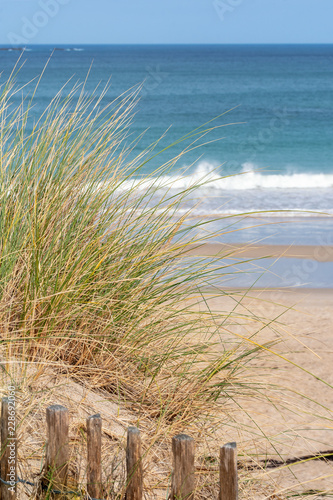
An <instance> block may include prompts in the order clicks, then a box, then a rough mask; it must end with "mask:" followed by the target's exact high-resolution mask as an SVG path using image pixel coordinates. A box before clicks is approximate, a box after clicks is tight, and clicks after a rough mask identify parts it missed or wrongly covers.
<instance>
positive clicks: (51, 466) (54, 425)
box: [43, 405, 69, 491]
mask: <svg viewBox="0 0 333 500" xmlns="http://www.w3.org/2000/svg"><path fill="white" fill-rule="evenodd" d="M46 424H47V450H46V460H45V478H44V479H43V484H44V486H47V487H48V486H49V484H50V483H51V485H52V489H58V490H60V491H61V490H62V489H63V487H64V486H66V484H67V478H68V459H69V446H68V430H69V412H68V410H67V408H65V407H64V406H61V405H53V406H49V407H48V408H47V409H46Z"/></svg>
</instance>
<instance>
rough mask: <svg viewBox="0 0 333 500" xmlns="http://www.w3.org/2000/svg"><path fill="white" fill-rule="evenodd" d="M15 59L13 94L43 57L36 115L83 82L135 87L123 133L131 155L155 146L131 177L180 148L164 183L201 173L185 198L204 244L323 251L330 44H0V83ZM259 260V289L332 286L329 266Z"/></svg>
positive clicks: (330, 150)
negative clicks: (208, 241) (128, 130)
mask: <svg viewBox="0 0 333 500" xmlns="http://www.w3.org/2000/svg"><path fill="white" fill-rule="evenodd" d="M16 49H17V48H16ZM19 57H20V61H19V66H22V67H21V69H20V71H19V72H18V73H17V75H16V80H17V84H18V85H19V86H23V85H26V84H27V83H28V82H31V83H30V87H29V85H28V86H27V87H25V90H24V92H28V91H29V88H32V85H34V83H33V81H36V77H38V75H40V74H41V72H42V71H43V68H45V65H46V63H48V64H47V67H46V68H45V71H44V74H43V77H42V79H41V82H40V84H39V88H38V91H37V94H36V98H35V107H34V110H33V112H34V113H35V114H37V115H38V114H40V113H41V112H42V110H43V109H45V107H46V106H47V104H48V103H49V102H50V100H51V99H52V98H53V97H54V95H55V94H56V93H57V92H58V91H59V90H60V89H61V88H63V87H64V86H65V87H64V90H63V92H64V93H66V92H69V90H70V88H71V87H72V85H73V84H74V83H75V82H77V81H81V82H82V81H84V80H86V90H87V92H88V93H89V92H91V93H93V92H94V89H96V88H97V87H98V86H99V87H98V88H100V89H101V88H103V87H104V86H105V85H108V90H107V91H106V93H105V97H104V102H105V103H106V104H107V103H109V102H111V101H113V100H114V99H116V98H117V97H118V96H120V95H121V94H123V93H124V92H126V91H128V90H129V89H131V88H133V89H137V88H138V87H140V91H139V95H140V98H139V100H138V103H137V105H136V107H135V114H134V116H133V120H132V123H131V135H130V137H129V139H128V140H129V141H131V142H132V140H133V138H135V137H139V136H140V140H139V141H138V142H137V143H136V145H135V147H134V149H133V152H132V153H133V155H138V154H140V153H142V151H144V150H146V149H147V148H148V147H149V146H151V145H152V144H154V143H156V141H158V145H157V147H156V148H155V151H160V153H159V154H158V155H156V156H154V158H152V159H151V161H149V162H148V163H146V164H145V165H144V167H143V169H142V170H141V174H140V175H142V174H143V175H146V174H149V175H150V179H151V182H154V171H155V170H156V169H157V168H159V167H160V166H161V165H163V164H166V163H168V162H170V160H171V159H172V158H173V157H176V156H177V155H179V154H180V152H182V151H184V150H186V152H185V153H184V154H182V155H180V158H179V160H178V161H177V162H175V164H173V165H172V167H171V168H170V170H169V171H168V173H167V175H166V176H165V178H164V181H165V184H166V185H167V189H169V190H170V189H174V190H175V192H177V190H178V191H181V190H182V189H184V188H185V187H187V186H190V185H192V184H193V182H195V181H198V180H199V181H200V180H201V181H202V180H204V185H203V186H202V187H201V188H199V190H198V191H197V192H196V194H195V198H194V199H193V200H189V201H188V203H189V205H191V203H192V207H193V214H194V215H195V216H196V217H198V218H202V219H204V218H206V219H208V218H211V219H214V222H212V223H211V224H208V225H205V226H204V227H205V229H202V234H200V237H204V236H205V232H206V234H207V235H208V233H209V231H214V232H215V233H216V237H215V240H214V241H220V242H227V243H239V242H247V243H248V242H250V243H260V244H265V243H267V244H285V245H295V244H297V245H314V246H317V247H323V248H324V250H325V249H326V250H325V251H327V252H329V251H330V250H329V247H330V246H332V245H333V45H135V46H133V45H76V46H57V47H54V46H47V45H43V46H34V45H31V46H29V47H26V48H25V49H24V51H22V50H14V47H0V72H1V77H0V84H3V83H4V82H5V81H6V79H7V78H8V76H9V75H10V73H11V72H12V70H13V67H14V66H15V64H16V63H17V61H18V58H19ZM66 83H67V85H66ZM16 98H17V99H18V100H19V99H21V96H20V95H19V94H18V95H17V97H16ZM180 139H182V140H181V141H180ZM170 145H171V147H169V146H170ZM137 176H138V173H135V174H133V182H135V181H136V180H137ZM161 189H163V187H161ZM187 208H188V207H187V206H185V207H183V210H187ZM224 228H226V230H225V231H224V230H223V229H224ZM207 237H208V236H207ZM256 265H257V264H256ZM259 267H260V271H259V273H260V276H259V278H258V280H259V281H258V282H256V284H259V285H260V286H273V287H290V286H292V287H317V288H333V267H332V263H331V262H326V263H320V262H317V261H316V260H315V259H307V260H306V261H305V260H304V259H284V258H281V259H279V260H278V261H276V259H275V260H272V259H267V262H266V263H265V264H263V263H262V261H261V262H260V266H259ZM299 268H300V270H299ZM263 269H264V271H265V270H266V271H267V269H269V272H263V273H262V270H263ZM293 269H294V270H293ZM295 269H296V270H295ZM297 269H298V270H297ZM286 276H288V278H286ZM237 279H238V278H236V281H234V282H233V284H234V286H244V285H246V286H251V284H253V280H254V278H253V275H251V273H250V274H249V277H248V279H247V278H244V275H243V276H242V277H241V278H240V281H239V280H238V281H237ZM246 279H247V281H246ZM244 280H245V281H246V283H245V282H244Z"/></svg>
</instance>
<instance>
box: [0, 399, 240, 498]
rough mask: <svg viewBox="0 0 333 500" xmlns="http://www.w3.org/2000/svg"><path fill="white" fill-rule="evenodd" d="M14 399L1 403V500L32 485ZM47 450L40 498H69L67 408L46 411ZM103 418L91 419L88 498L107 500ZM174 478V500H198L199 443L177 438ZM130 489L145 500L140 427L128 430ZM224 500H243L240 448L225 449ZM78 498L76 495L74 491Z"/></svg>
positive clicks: (222, 456) (221, 470)
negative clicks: (23, 470)
mask: <svg viewBox="0 0 333 500" xmlns="http://www.w3.org/2000/svg"><path fill="white" fill-rule="evenodd" d="M9 405H10V401H8V398H3V399H2V404H1V459H0V499H1V500H14V499H16V498H18V497H17V483H18V482H27V483H28V484H32V483H29V482H28V481H23V480H21V479H19V478H18V477H17V460H16V457H17V441H16V435H15V429H13V426H12V425H11V424H10V422H11V420H10V418H11V410H10V408H11V407H10V406H9ZM46 423H47V447H46V457H45V467H44V475H43V479H42V482H41V488H40V496H41V498H43V497H45V492H46V491H49V492H50V491H51V490H52V492H53V493H54V495H55V497H56V496H57V495H63V497H64V496H65V491H64V490H63V488H64V486H66V484H67V478H68V463H69V434H68V432H69V412H68V410H67V408H65V407H63V406H60V405H54V406H49V407H48V408H47V410H46ZM101 438H102V419H101V416H100V415H99V414H98V415H93V416H91V417H89V418H87V477H86V481H87V495H86V497H85V498H86V499H87V500H88V499H94V500H102V499H103V485H102V461H101V441H102V439H101ZM172 454H173V474H172V486H171V493H170V496H169V498H170V500H185V499H186V500H192V499H193V497H194V491H195V474H194V472H195V468H194V440H193V439H192V438H191V437H189V436H187V435H185V434H179V435H177V436H175V437H173V439H172ZM126 471H127V482H126V485H127V489H126V500H142V498H143V469H142V452H141V438H140V431H139V429H137V428H136V427H129V428H128V430H127V448H126ZM219 473H220V477H219V485H220V492H219V500H237V497H238V479H237V449H236V443H228V444H226V445H224V446H222V447H221V448H220V465H219ZM72 493H73V492H72ZM81 496H82V495H81Z"/></svg>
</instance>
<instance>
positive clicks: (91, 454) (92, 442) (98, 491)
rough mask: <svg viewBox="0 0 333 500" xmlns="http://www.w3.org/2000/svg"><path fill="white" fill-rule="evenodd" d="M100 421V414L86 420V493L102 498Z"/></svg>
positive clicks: (92, 496)
mask: <svg viewBox="0 0 333 500" xmlns="http://www.w3.org/2000/svg"><path fill="white" fill-rule="evenodd" d="M101 453H102V419H101V416H100V414H97V415H92V416H91V417H88V418H87V465H88V467H87V492H88V495H89V496H90V497H91V498H102V495H103V493H102V491H103V488H102V459H101Z"/></svg>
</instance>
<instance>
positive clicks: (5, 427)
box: [0, 398, 17, 500]
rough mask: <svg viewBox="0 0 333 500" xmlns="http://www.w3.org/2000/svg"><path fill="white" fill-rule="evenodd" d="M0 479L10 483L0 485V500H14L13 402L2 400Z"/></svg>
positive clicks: (15, 472)
mask: <svg viewBox="0 0 333 500" xmlns="http://www.w3.org/2000/svg"><path fill="white" fill-rule="evenodd" d="M0 477H1V478H2V479H3V480H4V481H6V482H8V483H10V484H4V483H2V482H1V483H0V499H1V500H14V499H15V498H16V481H17V441H16V430H15V401H12V400H11V399H10V398H2V401H1V461H0Z"/></svg>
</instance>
